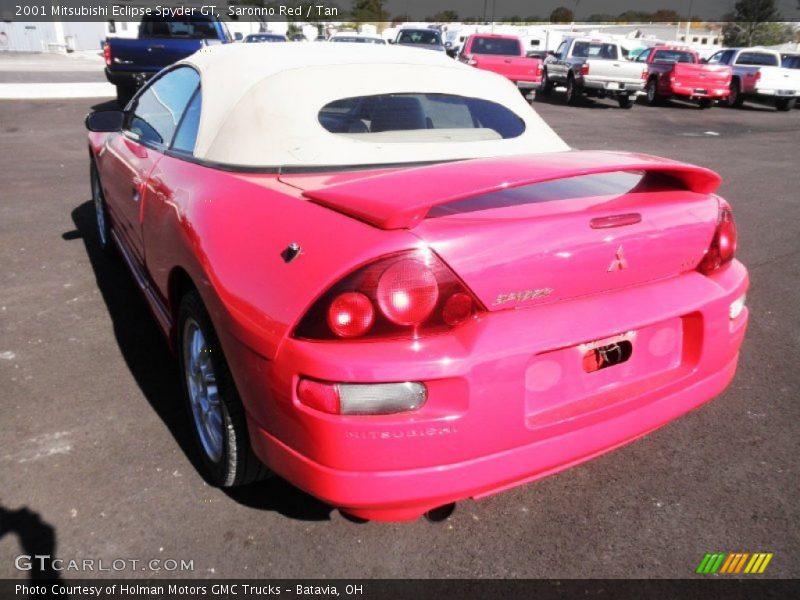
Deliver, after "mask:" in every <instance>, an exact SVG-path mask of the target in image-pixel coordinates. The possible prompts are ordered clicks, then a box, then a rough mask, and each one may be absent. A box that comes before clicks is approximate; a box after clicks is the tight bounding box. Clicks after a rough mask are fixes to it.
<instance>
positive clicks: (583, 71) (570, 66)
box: [540, 37, 647, 108]
mask: <svg viewBox="0 0 800 600" xmlns="http://www.w3.org/2000/svg"><path fill="white" fill-rule="evenodd" d="M646 72H647V71H646V69H645V68H643V66H642V65H641V64H637V63H634V62H631V61H629V60H627V59H626V58H625V55H624V53H623V51H622V47H621V46H620V45H619V44H618V43H617V42H615V41H612V40H606V39H596V38H585V37H567V38H564V40H563V41H562V42H561V45H560V46H559V47H558V49H557V50H556V51H555V52H553V53H552V54H550V55H549V56H548V57H547V58H546V59H545V61H544V67H543V71H542V83H541V86H540V93H541V94H542V95H544V96H546V95H548V94H549V93H550V92H552V91H553V88H554V87H555V86H556V85H563V86H566V88H567V94H566V100H567V104H573V105H574V104H576V103H577V102H578V100H579V98H580V96H581V95H582V94H585V95H587V96H593V97H596V98H605V97H607V96H610V97H613V98H616V99H617V102H619V105H620V106H621V107H622V108H630V107H632V106H633V102H634V100H636V95H637V94H638V93H639V92H640V91H642V90H643V89H644V84H645V81H646V77H643V73H646Z"/></svg>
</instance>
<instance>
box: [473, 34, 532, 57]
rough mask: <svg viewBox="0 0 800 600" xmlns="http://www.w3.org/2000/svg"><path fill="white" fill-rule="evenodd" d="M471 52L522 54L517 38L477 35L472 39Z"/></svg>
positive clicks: (505, 54)
mask: <svg viewBox="0 0 800 600" xmlns="http://www.w3.org/2000/svg"><path fill="white" fill-rule="evenodd" d="M472 53H473V54H494V55H499V56H519V55H520V54H522V50H521V49H520V46H519V40H508V39H498V38H485V37H479V38H475V39H474V40H472Z"/></svg>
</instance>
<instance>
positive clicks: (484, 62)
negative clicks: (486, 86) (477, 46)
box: [472, 54, 542, 81]
mask: <svg viewBox="0 0 800 600" xmlns="http://www.w3.org/2000/svg"><path fill="white" fill-rule="evenodd" d="M472 60H473V61H475V62H474V64H473V66H474V67H476V68H478V69H483V70H485V71H492V72H493V73H497V74H498V75H503V76H504V77H508V78H509V79H510V80H511V81H539V78H540V76H539V65H540V64H541V62H542V61H541V60H540V59H538V58H527V57H524V56H496V55H492V54H473V55H472Z"/></svg>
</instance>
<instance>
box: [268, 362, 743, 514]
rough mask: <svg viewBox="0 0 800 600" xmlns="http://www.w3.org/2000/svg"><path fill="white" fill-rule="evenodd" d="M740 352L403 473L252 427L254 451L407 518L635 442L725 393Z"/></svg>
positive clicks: (357, 508)
mask: <svg viewBox="0 0 800 600" xmlns="http://www.w3.org/2000/svg"><path fill="white" fill-rule="evenodd" d="M737 359H738V355H737V356H734V357H733V358H732V359H731V360H730V361H729V362H728V364H727V365H725V366H724V367H723V368H722V369H721V370H719V371H716V372H715V373H713V374H711V375H709V376H708V377H706V378H704V379H701V380H698V381H696V382H695V383H693V384H692V385H691V386H689V387H686V388H683V389H679V390H675V391H673V392H672V393H664V392H663V391H662V390H655V391H652V392H650V393H647V394H643V395H642V396H641V397H640V398H637V399H632V403H635V404H641V406H640V407H639V408H637V409H634V410H631V411H626V412H622V413H621V414H619V415H618V416H616V417H615V418H612V419H609V420H606V421H602V422H600V423H597V424H594V425H591V426H588V427H584V428H580V429H573V430H570V431H566V432H565V433H563V434H561V435H554V436H552V437H548V438H545V439H543V440H540V441H537V442H534V443H531V444H528V445H525V446H520V447H516V448H512V449H509V450H506V451H504V452H498V453H496V454H492V455H487V456H481V457H479V458H476V459H473V460H469V461H463V462H460V463H453V464H447V465H441V466H435V467H427V468H421V469H409V470H402V471H369V472H365V471H345V470H339V469H333V468H330V467H326V466H325V465H322V464H319V463H316V462H314V461H312V460H310V459H309V458H308V457H306V456H303V455H302V454H300V453H298V452H296V451H294V450H292V449H291V448H289V447H288V446H286V445H285V444H283V443H281V442H280V441H279V440H277V439H276V438H274V437H273V436H271V435H270V434H269V433H267V432H266V431H264V430H261V429H259V430H257V431H255V432H254V435H252V437H253V441H254V444H255V451H256V453H257V454H258V455H259V456H268V457H270V463H272V464H274V465H280V467H279V472H280V474H281V475H282V476H283V477H284V478H286V479H288V480H289V481H291V482H292V483H293V484H295V485H297V486H298V487H300V488H302V489H304V490H306V491H308V492H309V493H311V494H312V495H314V496H316V497H317V498H321V499H323V500H325V501H327V502H329V503H330V504H332V505H334V506H338V507H342V508H344V509H345V510H347V511H348V512H349V513H351V514H354V515H356V516H360V517H362V518H365V519H372V520H382V521H403V520H411V519H415V518H418V517H419V516H421V515H422V514H423V513H424V512H426V511H427V510H430V509H432V508H435V507H437V506H441V505H443V504H448V503H450V502H455V501H458V500H463V499H465V498H481V497H485V496H489V495H492V494H495V493H498V492H501V491H503V490H506V489H509V488H511V487H514V486H517V485H521V484H524V483H529V482H531V481H534V480H536V479H541V478H543V477H546V476H547V475H551V474H553V473H556V472H558V471H562V470H564V469H567V468H569V467H571V466H574V465H577V464H580V463H582V462H585V461H587V460H590V459H592V458H594V457H595V456H598V455H601V454H603V453H605V452H609V451H611V450H613V449H615V448H617V447H619V446H622V445H624V444H626V443H628V442H631V441H633V440H635V439H637V438H639V437H641V436H643V435H645V434H647V433H649V432H650V431H652V430H654V429H657V428H659V427H661V426H662V425H665V424H666V423H668V422H670V421H671V420H673V419H675V418H677V417H679V416H681V415H683V414H684V413H686V412H689V411H690V410H692V409H694V408H697V407H698V406H700V405H702V404H704V403H705V402H707V401H709V400H710V399H712V398H713V397H714V396H716V395H717V394H719V393H720V392H722V391H723V390H724V389H725V387H726V386H727V385H728V384H729V383H730V381H731V379H732V378H733V375H734V373H735V370H736V363H737Z"/></svg>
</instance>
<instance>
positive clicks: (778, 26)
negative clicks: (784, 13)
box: [722, 0, 793, 46]
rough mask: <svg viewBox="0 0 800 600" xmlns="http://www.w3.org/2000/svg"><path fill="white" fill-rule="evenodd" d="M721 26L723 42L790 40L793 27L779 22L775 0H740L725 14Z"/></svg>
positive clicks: (743, 43)
mask: <svg viewBox="0 0 800 600" xmlns="http://www.w3.org/2000/svg"><path fill="white" fill-rule="evenodd" d="M725 18H726V21H727V23H725V26H724V27H723V28H722V37H723V41H724V43H725V45H726V46H772V45H774V44H782V43H783V42H788V41H791V39H792V36H793V33H792V28H791V27H790V26H787V25H785V24H783V23H780V22H779V21H780V20H781V15H780V13H779V12H778V9H777V8H775V0H739V1H738V2H737V3H736V4H735V5H734V12H733V13H729V14H727V15H726V16H725Z"/></svg>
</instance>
